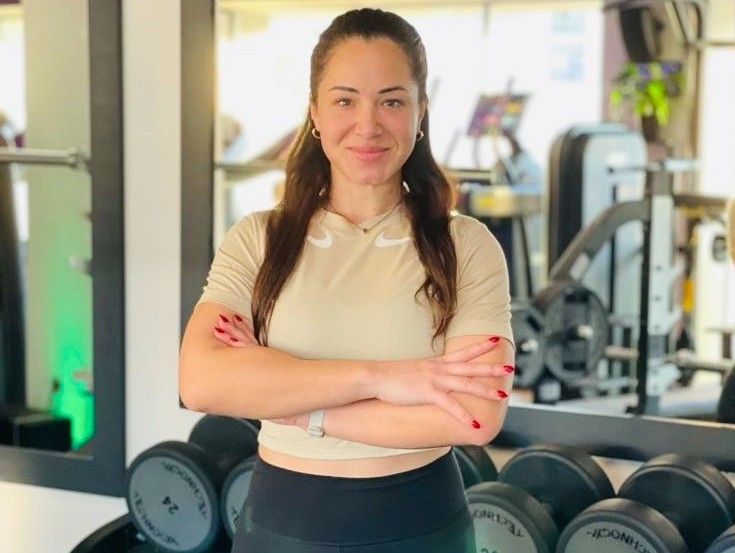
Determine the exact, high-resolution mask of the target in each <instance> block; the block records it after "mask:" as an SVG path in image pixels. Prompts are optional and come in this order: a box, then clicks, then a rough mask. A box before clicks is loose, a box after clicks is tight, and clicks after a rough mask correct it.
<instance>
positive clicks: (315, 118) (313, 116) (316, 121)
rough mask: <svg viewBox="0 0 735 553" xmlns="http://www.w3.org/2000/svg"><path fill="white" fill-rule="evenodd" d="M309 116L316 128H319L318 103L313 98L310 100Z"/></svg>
mask: <svg viewBox="0 0 735 553" xmlns="http://www.w3.org/2000/svg"><path fill="white" fill-rule="evenodd" d="M309 117H311V122H312V123H313V124H314V128H316V129H319V117H318V115H317V112H316V104H314V101H313V100H312V101H311V102H309Z"/></svg>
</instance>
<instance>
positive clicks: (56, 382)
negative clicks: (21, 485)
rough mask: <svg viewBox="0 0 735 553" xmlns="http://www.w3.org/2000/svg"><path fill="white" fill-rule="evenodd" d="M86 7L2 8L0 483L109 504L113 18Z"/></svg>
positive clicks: (115, 462) (116, 444) (115, 302)
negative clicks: (52, 489)
mask: <svg viewBox="0 0 735 553" xmlns="http://www.w3.org/2000/svg"><path fill="white" fill-rule="evenodd" d="M94 4H95V5H92V4H90V3H88V2H84V1H81V0H78V1H73V2H65V3H64V4H63V6H62V5H60V4H58V3H54V2H49V1H47V0H26V1H24V2H23V3H22V4H21V3H19V2H11V3H7V2H6V3H4V5H2V6H0V68H2V72H3V79H2V83H3V84H2V87H0V88H1V90H0V229H1V230H0V255H1V256H2V261H1V262H0V448H1V449H2V455H1V456H0V459H1V460H0V478H4V479H9V480H17V481H21V482H28V483H33V484H40V485H49V486H59V487H68V488H71V489H82V490H88V491H99V492H101V493H113V494H115V493H118V492H119V490H120V486H121V478H122V472H123V467H124V458H123V457H124V456H123V454H122V451H123V436H124V433H123V428H124V425H123V418H122V416H121V411H122V406H123V390H122V388H121V387H120V382H121V377H122V336H123V330H122V309H123V305H122V286H121V284H122V267H123V259H122V210H121V207H120V203H121V191H122V163H121V161H122V153H121V147H122V144H121V134H120V129H121V121H120V114H121V112H120V90H119V88H116V85H119V71H120V63H119V58H120V44H119V32H115V31H114V30H112V31H111V30H110V29H116V28H118V26H119V6H118V3H117V2H112V1H106V2H99V3H94ZM87 29H89V32H87ZM80 30H81V31H82V32H80ZM101 47H106V48H107V50H106V52H104V53H103V54H98V53H97V52H98V50H100V48H101ZM90 52H94V57H93V56H91V55H90ZM93 100H94V102H95V107H94V108H92V105H93ZM102 321H107V322H108V323H110V324H109V326H107V327H106V328H102V326H103V325H101V324H100V323H101V322H102ZM103 351H104V352H105V355H102V354H101V353H102V352H103ZM41 469H42V470H41ZM104 472H106V473H107V474H104Z"/></svg>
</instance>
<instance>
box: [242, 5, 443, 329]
mask: <svg viewBox="0 0 735 553" xmlns="http://www.w3.org/2000/svg"><path fill="white" fill-rule="evenodd" d="M353 37H359V38H363V39H366V40H374V39H377V38H387V39H390V40H392V41H393V42H395V43H396V44H397V45H398V46H399V47H400V48H401V49H402V50H403V52H404V53H405V54H406V57H407V59H408V63H409V66H410V70H411V75H412V77H413V79H414V80H415V81H416V84H417V85H418V89H419V100H420V101H421V102H422V103H423V104H424V105H426V102H427V96H426V74H427V68H426V52H425V50H424V45H423V43H422V42H421V38H420V37H419V35H418V33H417V32H416V29H414V28H413V26H411V25H410V24H409V23H408V22H407V21H405V20H404V19H403V18H401V17H399V16H398V15H396V14H394V13H391V12H386V11H383V10H378V9H369V8H363V9H358V10H351V11H348V12H346V13H344V14H342V15H340V16H338V17H337V18H335V19H334V20H333V21H332V23H331V24H330V25H329V27H327V29H325V30H324V32H323V33H322V34H321V35H320V36H319V41H318V43H317V45H316V46H315V48H314V51H313V52H312V54H311V79H310V88H311V91H310V99H311V101H312V102H316V94H317V89H318V85H319V83H320V81H321V79H322V75H323V73H324V68H325V66H326V64H327V62H328V60H329V54H330V53H331V52H332V50H333V49H334V48H335V47H336V46H338V45H339V44H340V43H341V42H343V41H345V40H346V39H349V38H353ZM313 128H314V127H313V122H312V121H311V118H310V117H309V116H308V115H307V117H306V120H305V121H304V123H303V124H302V126H301V129H300V130H299V133H298V136H297V137H296V140H295V142H294V145H293V147H292V149H291V151H290V152H289V157H288V160H287V162H286V184H285V189H284V195H283V198H282V200H281V201H280V202H279V204H278V205H277V206H276V208H275V209H274V210H273V212H272V214H271V216H270V218H269V220H268V227H267V233H266V249H265V259H264V261H263V265H262V266H261V268H260V271H259V272H258V276H257V278H256V281H255V288H254V291H253V302H252V305H253V307H252V309H253V327H254V328H253V329H254V331H255V335H256V336H258V339H259V340H260V342H261V343H262V344H266V343H267V334H268V325H269V322H270V317H271V314H272V313H273V308H274V306H275V303H276V300H277V299H278V296H279V294H280V293H281V290H282V289H283V287H284V286H285V284H286V282H287V281H288V279H289V277H290V276H291V273H292V272H293V269H294V267H295V266H296V263H297V261H298V260H299V257H300V256H301V252H302V250H303V247H304V241H305V238H306V233H307V230H308V226H309V221H310V220H311V218H312V216H313V215H314V213H315V212H316V211H317V209H319V207H321V206H322V205H323V203H324V202H325V201H326V199H327V198H328V196H329V194H328V190H329V185H330V164H329V160H328V159H327V157H326V156H325V155H324V152H323V150H322V147H321V144H320V142H319V141H318V140H316V139H314V138H313V137H312V136H311V131H312V129H313ZM421 130H422V131H423V132H424V139H423V140H421V141H418V142H417V143H416V145H415V147H414V149H413V151H412V152H411V155H410V156H409V157H408V159H407V160H406V162H405V164H404V165H403V168H402V175H401V176H402V178H403V180H404V181H405V182H406V183H407V184H408V186H409V188H410V193H408V194H405V195H404V204H405V206H406V209H407V211H408V213H409V216H410V219H411V227H412V230H413V236H414V242H415V245H416V250H417V251H418V255H419V259H420V260H421V263H422V264H423V266H424V268H425V270H426V280H424V282H423V284H422V285H421V287H420V288H419V289H418V290H417V291H416V293H417V294H419V293H420V292H422V291H423V293H424V294H425V295H426V297H427V298H428V300H429V303H430V304H431V305H432V308H433V312H434V325H435V329H436V330H435V333H434V337H435V338H436V337H437V336H440V335H442V334H444V333H445V332H446V330H447V326H448V325H449V321H450V320H451V318H452V316H453V314H454V309H455V307H456V303H457V290H456V272H457V257H456V253H455V249H454V242H453V241H452V237H451V235H450V231H449V211H450V209H451V208H452V207H453V205H454V199H455V198H454V188H453V187H452V185H451V184H450V182H449V181H448V180H447V178H446V176H445V175H444V173H443V172H442V171H441V169H440V168H439V166H438V165H437V163H436V161H435V160H434V158H433V156H432V154H431V147H430V143H429V116H428V113H427V114H425V115H424V117H423V119H422V121H421ZM322 191H327V193H321V194H320V192H322Z"/></svg>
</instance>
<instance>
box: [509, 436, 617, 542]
mask: <svg viewBox="0 0 735 553" xmlns="http://www.w3.org/2000/svg"><path fill="white" fill-rule="evenodd" d="M498 480H499V481H500V482H505V483H507V484H511V485H512V486H515V487H517V488H520V489H522V490H525V491H526V492H528V493H529V494H530V495H531V496H533V497H535V498H536V499H537V500H538V501H540V502H541V503H542V504H544V505H545V506H546V507H547V508H548V509H549V512H550V513H551V517H552V518H553V519H554V522H555V523H556V525H557V528H564V527H565V526H566V525H567V523H568V522H569V521H570V520H571V519H572V518H574V517H575V516H577V514H579V513H581V512H582V511H583V510H584V509H585V508H587V507H589V506H590V505H592V504H593V503H595V502H597V501H600V500H602V499H607V498H609V497H612V496H613V495H614V491H613V487H612V484H611V483H610V480H609V479H608V477H607V475H606V474H605V472H604V471H603V470H602V468H601V467H600V465H598V464H597V463H596V462H595V461H594V459H592V457H590V456H589V455H587V453H585V452H584V451H582V450H580V449H578V448H575V447H572V446H566V445H560V444H539V445H535V446H530V447H527V448H524V449H522V450H521V451H519V452H518V453H516V454H515V455H514V456H513V457H511V458H510V459H509V460H508V462H507V463H506V464H505V465H504V466H503V468H502V470H501V471H500V473H499V474H498Z"/></svg>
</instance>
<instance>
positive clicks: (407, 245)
mask: <svg viewBox="0 0 735 553" xmlns="http://www.w3.org/2000/svg"><path fill="white" fill-rule="evenodd" d="M268 214H269V212H267V211H262V212H257V213H253V214H250V215H248V216H246V217H244V218H243V219H242V220H240V221H239V222H238V223H236V224H235V225H234V226H233V227H232V228H231V229H230V230H229V231H228V232H227V234H226V235H225V237H224V239H223V240H222V243H221V244H220V246H219V248H218V250H217V252H216V254H215V257H214V261H213V262H212V267H211V269H210V272H209V276H208V279H207V284H206V286H205V287H204V292H203V294H202V296H201V299H200V300H199V301H200V303H201V302H205V301H206V302H214V303H218V304H222V305H224V306H226V307H228V308H230V309H232V310H233V311H236V312H238V313H240V314H241V315H243V317H245V318H250V319H252V315H251V310H250V309H251V295H252V290H253V284H254V282H255V277H256V274H257V272H258V268H259V267H260V264H261V262H262V259H263V254H264V247H265V229H266V222H267V218H268ZM382 217H385V214H384V215H379V216H377V217H375V218H374V219H373V220H372V221H366V222H365V223H364V224H363V227H365V228H370V227H371V225H372V224H375V223H377V224H376V225H375V226H374V227H373V228H370V230H369V231H368V232H367V233H365V232H363V230H362V229H361V228H358V227H357V226H355V225H353V224H352V223H351V222H349V221H348V220H347V219H345V218H343V217H342V216H340V215H337V214H335V213H331V212H328V211H323V210H321V211H318V212H317V213H316V214H315V216H314V218H313V220H312V222H311V224H310V227H309V230H308V233H307V237H306V243H305V244H304V250H303V252H302V255H301V258H300V259H299V261H298V264H297V266H296V268H295V270H294V272H293V273H292V275H291V278H290V279H289V280H288V282H287V283H286V286H285V287H284V289H283V291H282V292H281V295H280V296H279V298H278V300H277V302H276V305H275V308H274V310H273V316H272V319H271V322H270V328H269V333H268V346H269V347H272V348H276V349H278V350H281V351H284V352H286V353H289V354H291V355H294V356H297V357H301V358H305V359H377V360H380V359H408V358H417V357H427V356H433V355H437V354H441V353H442V352H443V350H444V338H437V339H436V340H434V341H433V342H432V337H433V334H434V332H433V317H432V312H431V309H430V307H429V306H428V304H427V301H426V298H425V296H424V294H423V292H422V293H420V294H418V295H417V294H416V291H417V290H418V289H419V287H420V286H421V284H422V283H423V281H424V279H425V277H426V273H425V270H424V267H423V265H422V264H421V262H420V260H419V257H418V254H417V252H416V249H415V248H414V245H413V241H412V238H411V237H412V232H411V225H410V220H409V219H408V216H407V214H406V213H405V212H404V211H403V210H402V209H398V210H395V211H394V212H393V213H391V214H390V215H388V216H387V217H385V218H384V219H382V220H381V218H382ZM451 233H452V237H453V239H454V242H455V246H456V251H457V296H458V299H457V309H456V315H455V316H454V318H453V319H452V321H451V322H450V324H449V328H448V330H447V334H446V338H451V337H454V336H463V335H473V334H477V335H487V336H490V335H498V336H503V337H505V338H507V339H508V340H510V341H511V342H512V341H513V336H512V331H511V326H510V294H509V287H508V272H507V267H506V261H505V256H504V254H503V251H502V249H501V247H500V245H499V243H498V242H497V240H496V239H495V238H494V237H493V236H492V234H491V233H490V232H489V230H488V228H487V227H486V226H485V225H484V224H482V223H481V222H479V221H477V220H475V219H472V218H470V217H467V216H464V215H456V216H454V217H453V218H452V220H451ZM258 441H259V442H260V443H261V444H263V445H265V446H266V447H268V448H270V449H273V450H276V451H280V452H283V453H287V454H290V455H295V456H300V457H307V458H318V459H360V458H368V457H382V456H388V455H396V454H401V453H409V452H412V451H422V450H421V449H397V448H386V447H378V446H373V445H367V444H362V443H357V442H352V441H348V440H341V439H337V438H334V437H331V436H329V435H326V436H324V437H323V438H315V437H311V436H309V435H308V434H307V433H306V431H305V430H303V429H301V428H298V427H295V426H286V425H279V424H275V423H271V422H269V421H263V423H262V428H261V431H260V434H259V436H258ZM426 449H433V448H426Z"/></svg>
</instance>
